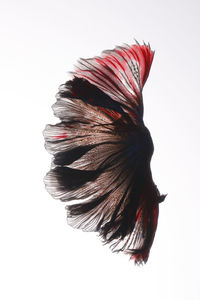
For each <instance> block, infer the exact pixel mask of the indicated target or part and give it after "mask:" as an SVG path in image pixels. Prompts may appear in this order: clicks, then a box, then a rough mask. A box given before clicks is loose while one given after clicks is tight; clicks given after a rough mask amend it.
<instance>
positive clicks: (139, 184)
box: [44, 42, 166, 264]
mask: <svg viewBox="0 0 200 300" xmlns="http://www.w3.org/2000/svg"><path fill="white" fill-rule="evenodd" d="M153 57H154V52H153V51H152V50H151V48H150V45H149V44H148V45H146V44H145V43H144V44H143V45H140V44H139V43H137V42H136V43H135V44H134V45H131V46H129V45H126V44H125V45H123V46H122V47H119V46H118V47H116V48H114V49H113V50H106V51H103V52H102V54H101V56H96V57H94V58H89V59H83V58H81V59H80V60H79V61H78V63H77V65H76V66H75V69H74V72H71V78H70V80H68V81H67V82H66V83H65V84H62V85H61V86H60V88H59V92H58V93H57V95H56V99H57V101H56V103H55V104H54V105H53V106H52V108H53V111H54V114H55V116H56V117H58V118H59V119H60V123H58V124H56V125H47V126H46V128H45V130H44V137H45V147H46V149H47V151H49V152H50V153H51V154H52V155H53V160H52V166H51V170H50V171H49V172H48V173H47V175H46V177H45V179H44V181H45V185H46V188H47V190H48V192H49V193H50V194H51V195H52V196H53V197H54V198H55V199H60V200H61V201H64V202H68V204H67V206H66V209H67V219H68V223H69V224H70V225H71V226H73V227H74V228H80V229H82V230H84V231H95V232H98V233H99V235H100V237H101V239H102V240H103V242H104V243H105V244H107V243H108V244H109V245H110V248H111V250H112V251H117V252H119V251H122V252H123V253H127V254H129V255H130V258H131V259H133V260H134V261H135V263H136V264H141V263H146V262H147V260H148V257H149V252H150V249H151V246H152V243H153V240H154V236H155V232H156V228H157V221H158V212H159V203H160V202H162V201H163V200H164V199H165V196H166V195H161V194H160V192H159V190H158V188H157V186H156V185H155V183H154V181H153V179H152V173H151V168H150V161H151V157H152V154H153V151H154V146H153V142H152V138H151V135H150V132H149V130H148V129H147V127H146V126H145V124H144V121H143V97H142V90H143V86H144V84H145V82H146V80H147V78H148V75H149V71H150V68H151V64H152V60H153Z"/></svg>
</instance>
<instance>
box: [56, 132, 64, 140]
mask: <svg viewBox="0 0 200 300" xmlns="http://www.w3.org/2000/svg"><path fill="white" fill-rule="evenodd" d="M66 137H67V134H66V133H65V132H64V133H63V134H61V135H56V136H54V138H55V139H65V138H66Z"/></svg>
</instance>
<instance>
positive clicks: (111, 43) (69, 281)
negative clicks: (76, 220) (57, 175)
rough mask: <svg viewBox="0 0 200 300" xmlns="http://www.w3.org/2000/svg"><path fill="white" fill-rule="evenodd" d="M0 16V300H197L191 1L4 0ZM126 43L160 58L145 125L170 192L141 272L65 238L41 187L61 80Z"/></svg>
mask: <svg viewBox="0 0 200 300" xmlns="http://www.w3.org/2000/svg"><path fill="white" fill-rule="evenodd" d="M0 14H1V16H0V23H1V24H0V25H1V26H0V30H1V40H0V41H1V46H0V52H1V55H0V61H1V67H0V72H1V78H0V82H1V89H0V97H1V98H0V101H1V102H0V103H1V114H0V121H1V176H2V178H1V209H0V223H1V225H0V226H1V246H0V251H1V256H0V258H1V260H2V261H1V265H0V272H1V279H0V283H1V288H0V294H2V295H1V299H2V300H7V299H9V300H10V299H20V300H24V299H26V300H27V299H29V300H32V299H34V300H36V299H37V300H40V299H42V300H44V299H48V300H51V299H56V300H63V299H70V300H71V299H73V300H77V299H85V300H92V299H115V300H118V299H140V300H143V299H149V300H151V299H152V300H157V299H159V300H160V299H162V300H175V299H182V300H183V299H192V300H197V299H198V300H199V299H200V288H199V283H200V279H199V272H200V271H199V270H200V262H199V254H200V242H199V236H200V234H199V231H200V218H199V209H200V204H199V186H200V183H199V179H200V176H199V167H200V164H199V162H200V159H199V156H200V143H199V129H200V126H199V110H200V104H199V103H200V99H199V96H200V90H199V86H200V82H199V70H200V60H199V53H200V41H199V37H200V21H199V18H200V4H199V1H198V0H196V1H195V0H193V1H192V0H190V1H184V0H182V1H180V0H177V1H171V0H170V1H169V0H168V1H161V0H160V1H159V0H157V1H156V0H155V1H148V0H147V1H144V0H143V1H139V0H137V1H135V0H132V1H131V0H129V1H128V0H123V1H118V0H111V1H109V0H107V1H104V0H102V1H97V0H91V1H89V0H82V1H81V0H79V1H75V0H74V1H72V0H65V1H64V0H63V1H61V0H57V1H51V0H49V1H44V0H41V1H39V0H35V1H33V0H32V1H25V0H24V1H20V0H19V1H15V0H13V1H8V0H5V1H1V4H0ZM134 38H136V39H137V40H138V41H139V42H142V41H143V40H144V41H145V42H147V43H148V42H150V44H151V47H152V49H154V50H156V52H155V57H154V61H153V65H152V69H151V72H150V76H149V79H148V81H147V83H146V86H145V88H144V105H145V122H146V125H147V126H148V128H149V129H150V131H151V134H152V137H153V140H154V145H155V152H154V156H153V160H152V172H153V176H154V180H155V182H156V184H157V185H158V187H159V189H160V191H161V192H162V193H168V196H167V198H166V201H165V202H164V203H162V204H161V205H160V216H159V224H158V230H157V233H156V237H155V241H154V244H153V247H152V250H151V253H150V258H149V261H148V263H147V264H146V265H145V266H143V267H135V266H134V263H133V261H129V258H128V257H127V256H124V255H120V254H118V255H117V254H112V253H111V252H110V250H109V248H108V247H103V246H102V244H101V242H100V241H99V239H98V238H97V236H96V234H95V233H94V234H93V233H83V232H81V231H78V230H74V229H72V228H71V227H69V226H68V225H67V222H66V211H65V209H64V205H63V204H62V203H61V202H59V201H57V202H56V201H55V200H53V198H51V196H50V195H49V194H48V193H47V192H46V191H45V189H44V185H43V177H44V175H45V173H46V172H47V171H48V169H49V167H50V161H51V158H50V155H49V154H48V153H47V152H46V151H45V149H44V147H43V144H44V141H43V136H42V130H43V129H44V127H45V124H46V123H55V122H58V120H56V119H55V118H54V117H53V112H52V110H51V105H52V104H53V103H54V102H55V94H56V93H57V89H58V86H59V85H60V84H61V83H64V82H65V81H66V80H67V79H68V74H67V71H71V70H73V65H74V64H75V62H76V60H77V59H78V58H79V57H85V58H87V57H92V56H94V55H99V54H100V53H101V51H102V50H105V49H110V48H113V47H115V45H121V44H123V43H129V44H132V43H134Z"/></svg>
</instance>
